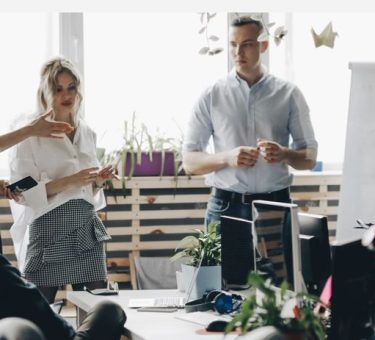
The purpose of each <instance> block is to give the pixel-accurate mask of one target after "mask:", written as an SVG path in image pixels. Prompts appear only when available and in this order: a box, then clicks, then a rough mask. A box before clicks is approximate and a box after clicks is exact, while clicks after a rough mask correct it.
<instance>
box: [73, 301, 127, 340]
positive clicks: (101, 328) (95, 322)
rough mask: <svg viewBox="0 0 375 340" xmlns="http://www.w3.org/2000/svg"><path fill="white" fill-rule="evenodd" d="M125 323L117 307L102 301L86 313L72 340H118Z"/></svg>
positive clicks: (121, 312)
mask: <svg viewBox="0 0 375 340" xmlns="http://www.w3.org/2000/svg"><path fill="white" fill-rule="evenodd" d="M125 321H126V316H125V313H124V311H123V310H122V308H121V307H120V306H119V305H117V304H115V303H113V302H111V301H103V302H101V303H99V304H97V305H96V306H95V307H94V308H93V309H91V310H90V311H89V312H88V313H87V316H86V318H85V319H84V320H83V322H82V325H81V326H80V327H79V328H78V330H77V333H76V335H75V336H74V340H86V339H90V340H102V339H106V340H118V339H120V336H121V334H122V331H123V327H124V324H125Z"/></svg>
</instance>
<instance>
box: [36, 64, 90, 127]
mask: <svg viewBox="0 0 375 340" xmlns="http://www.w3.org/2000/svg"><path fill="white" fill-rule="evenodd" d="M61 73H67V74H69V75H70V76H71V77H72V78H73V79H74V82H75V85H76V88H77V98H76V100H75V107H74V110H75V115H74V117H73V119H74V124H75V125H76V123H77V120H78V119H79V118H80V116H81V115H82V112H81V111H82V99H83V97H82V90H81V80H80V76H79V73H78V71H77V70H76V68H75V67H74V65H73V63H72V62H71V61H69V60H67V59H65V58H62V57H56V58H53V59H51V60H48V61H47V62H46V63H45V64H44V65H43V67H42V70H41V73H40V84H39V89H38V94H37V97H38V114H43V113H44V112H46V111H47V110H51V109H52V104H53V96H54V95H55V94H56V92H57V85H58V83H57V77H58V76H59V75H60V74H61Z"/></svg>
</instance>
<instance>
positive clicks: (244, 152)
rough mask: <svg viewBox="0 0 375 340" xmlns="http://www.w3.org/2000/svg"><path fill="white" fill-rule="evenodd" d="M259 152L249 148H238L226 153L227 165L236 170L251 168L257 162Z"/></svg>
mask: <svg viewBox="0 0 375 340" xmlns="http://www.w3.org/2000/svg"><path fill="white" fill-rule="evenodd" d="M258 156H259V150H258V149H257V148H254V147H251V146H239V147H237V148H235V149H232V150H230V151H229V152H228V156H227V163H228V165H229V166H232V167H238V168H247V167H253V166H254V165H255V163H256V162H257V159H258Z"/></svg>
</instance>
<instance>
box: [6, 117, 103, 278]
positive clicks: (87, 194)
mask: <svg viewBox="0 0 375 340" xmlns="http://www.w3.org/2000/svg"><path fill="white" fill-rule="evenodd" d="M9 164H10V171H11V178H10V182H11V183H13V182H15V181H18V180H20V179H22V178H24V177H26V176H31V177H33V178H34V179H35V180H36V181H37V182H38V185H37V186H35V187H33V188H31V189H29V190H27V191H25V192H23V194H22V196H23V197H22V198H21V200H20V201H19V202H18V203H16V202H12V203H11V209H12V214H13V219H14V224H13V225H12V227H11V229H10V233H11V236H12V239H13V243H14V247H15V253H16V256H17V260H18V265H19V268H20V270H21V271H22V269H23V265H24V260H25V256H26V249H27V244H28V230H27V227H28V225H29V224H30V223H31V222H32V221H33V220H34V219H36V218H38V217H40V216H42V215H44V214H46V213H47V212H49V211H51V210H53V209H54V208H56V207H58V206H60V205H62V204H64V203H66V202H67V201H69V200H72V199H84V200H86V201H87V202H89V203H91V204H92V205H93V206H94V207H95V209H96V210H99V209H102V208H103V207H105V205H106V204H105V197H104V193H103V190H99V191H96V190H93V188H92V185H91V184H89V185H86V186H81V187H76V188H71V189H67V190H64V191H61V192H59V193H58V194H56V195H53V196H50V197H47V191H46V184H47V183H48V182H50V181H52V180H56V179H59V178H61V177H65V176H69V175H73V174H75V173H77V172H79V171H80V170H83V169H87V168H91V167H99V166H100V165H99V162H98V159H97V157H96V135H95V133H94V132H93V131H92V130H91V129H90V128H89V127H88V125H86V123H85V122H84V121H82V120H80V121H79V122H78V124H77V127H76V132H75V136H74V140H73V142H71V141H70V139H69V138H68V137H67V136H66V135H65V136H64V138H63V139H52V138H42V137H30V138H28V139H26V140H25V141H23V142H21V143H19V144H18V145H16V146H15V147H13V148H12V150H11V152H10V153H9Z"/></svg>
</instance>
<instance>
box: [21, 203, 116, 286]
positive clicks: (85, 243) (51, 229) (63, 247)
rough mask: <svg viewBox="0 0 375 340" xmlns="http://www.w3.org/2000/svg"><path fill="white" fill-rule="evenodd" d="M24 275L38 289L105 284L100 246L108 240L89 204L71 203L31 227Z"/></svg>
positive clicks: (36, 220)
mask: <svg viewBox="0 0 375 340" xmlns="http://www.w3.org/2000/svg"><path fill="white" fill-rule="evenodd" d="M29 235H30V243H29V246H28V248H27V254H26V263H25V270H24V275H25V278H26V279H27V280H29V281H31V282H33V283H34V284H35V285H37V286H46V287H54V286H60V285H65V284H72V283H73V284H74V283H85V282H93V281H101V280H105V279H106V277H107V266H106V261H105V252H104V247H103V242H104V241H106V240H109V239H110V238H111V237H110V236H109V235H108V234H107V232H106V230H105V227H104V225H103V223H102V221H101V220H100V219H99V218H98V216H97V214H96V212H95V209H94V207H93V205H92V204H90V203H88V202H87V201H85V200H83V199H75V200H70V201H68V202H66V203H64V204H63V205H61V206H59V207H57V208H55V209H53V210H51V211H49V212H48V213H46V214H44V215H43V216H40V217H39V218H37V219H35V220H34V221H33V222H32V224H31V225H30V232H29Z"/></svg>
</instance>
